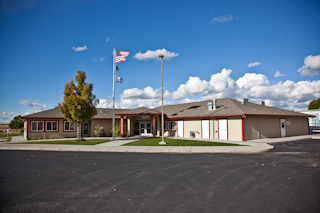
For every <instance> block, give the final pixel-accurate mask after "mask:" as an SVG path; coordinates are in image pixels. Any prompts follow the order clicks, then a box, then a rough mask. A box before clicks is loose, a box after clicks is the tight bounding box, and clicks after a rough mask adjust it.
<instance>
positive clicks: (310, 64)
mask: <svg viewBox="0 0 320 213" xmlns="http://www.w3.org/2000/svg"><path fill="white" fill-rule="evenodd" d="M0 7H1V8H0V26H1V30H0V45H1V48H0V54H1V59H0V70H1V82H0V90H1V91H2V95H1V97H2V98H1V100H2V101H1V103H0V123H6V122H8V121H10V120H11V119H12V117H13V116H15V115H18V114H21V115H24V114H29V113H33V112H37V111H40V110H44V109H51V108H54V107H55V106H57V105H58V103H61V102H62V101H63V91H64V86H65V84H66V82H69V81H70V80H72V79H74V78H75V75H76V71H77V70H82V71H85V72H86V74H87V81H88V82H89V83H92V84H93V85H94V94H95V95H96V96H97V97H98V98H99V99H100V104H99V105H98V107H112V61H113V59H112V51H113V48H116V50H119V51H120V50H126V51H130V54H129V56H128V57H127V61H126V62H120V63H118V64H117V66H118V67H119V68H120V71H118V72H117V75H118V76H120V77H122V78H123V83H122V84H119V83H117V84H116V106H117V107H118V108H136V107H140V106H145V107H150V108H152V107H157V106H159V105H160V104H161V62H160V60H159V58H158V57H156V56H157V55H158V54H159V53H164V55H165V59H166V60H164V87H165V91H166V92H165V103H166V104H174V103H184V102H190V101H200V100H210V99H212V98H217V99H219V98H235V99H238V98H241V97H245V98H249V101H251V102H258V101H261V100H265V101H266V104H267V105H269V106H274V107H281V108H285V109H290V110H299V109H305V108H306V107H307V106H308V103H309V102H310V101H311V100H313V99H317V98H319V97H320V75H319V74H320V39H319V38H320V2H319V1H317V0H301V1H300V0H292V1H279V0H277V1H273V0H268V1H263V0H262V1H257V0H253V1H204V0H203V1H201V0H197V1H187V0H183V1H179V0H177V1H172V0H171V1H166V0H163V1H150V0H149V1H127V0H122V1H117V0H114V1H102V0H94V1H86V0H67V1H63V0H54V1H51V0H47V1H40V0H28V1H23V0H10V1H9V0H0ZM76 50H82V51H76ZM138 53H140V54H138ZM250 64H251V65H250Z"/></svg>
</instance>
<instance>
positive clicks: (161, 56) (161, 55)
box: [159, 54, 167, 145]
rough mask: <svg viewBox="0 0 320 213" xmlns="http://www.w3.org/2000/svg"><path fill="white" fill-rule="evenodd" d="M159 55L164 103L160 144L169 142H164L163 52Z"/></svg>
mask: <svg viewBox="0 0 320 213" xmlns="http://www.w3.org/2000/svg"><path fill="white" fill-rule="evenodd" d="M159 57H160V58H161V91H162V105H161V109H162V114H161V131H162V141H161V142H159V144H161V145H164V144H167V143H166V142H164V139H163V137H164V115H163V57H164V55H163V54H159Z"/></svg>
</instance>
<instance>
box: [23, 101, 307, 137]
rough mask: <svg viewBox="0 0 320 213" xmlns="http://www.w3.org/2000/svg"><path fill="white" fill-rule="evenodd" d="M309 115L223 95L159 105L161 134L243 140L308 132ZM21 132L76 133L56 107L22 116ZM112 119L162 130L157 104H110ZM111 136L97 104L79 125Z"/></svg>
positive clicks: (140, 131) (134, 130)
mask: <svg viewBox="0 0 320 213" xmlns="http://www.w3.org/2000/svg"><path fill="white" fill-rule="evenodd" d="M309 116H310V115H307V114H303V113H299V112H294V111H289V110H284V109H279V108H274V107H269V106H266V105H265V104H264V102H262V104H254V103H249V102H248V100H247V99H244V100H243V101H237V100H235V99H230V98H224V99H219V100H213V101H200V102H192V103H184V104H175V105H167V106H164V118H165V123H164V132H165V133H164V134H165V136H174V137H182V138H190V137H192V138H199V139H217V140H233V141H246V140H253V139H262V138H277V137H286V136H295V135H305V134H309V125H308V117H309ZM21 119H23V120H24V137H25V138H26V139H32V138H36V139H37V138H61V137H76V135H77V132H76V131H77V128H76V124H75V123H70V122H68V121H67V120H66V119H64V117H63V115H62V113H61V112H60V110H59V108H58V107H56V108H54V109H50V110H46V111H42V112H38V113H34V114H30V115H26V116H23V117H22V118H21ZM115 119H116V125H119V126H120V133H121V134H123V135H129V136H132V135H141V136H153V137H156V136H161V132H162V131H161V107H158V108H154V109H148V108H145V107H140V108H136V109H115ZM97 125H99V126H103V127H104V136H111V135H112V134H111V131H110V130H111V129H112V109H107V108H97V115H95V116H94V117H93V118H92V119H91V120H89V121H87V122H85V123H83V124H82V126H81V130H80V131H81V135H82V136H83V137H89V136H90V137H94V136H95V134H94V129H95V127H96V126H97Z"/></svg>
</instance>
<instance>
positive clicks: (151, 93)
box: [120, 86, 169, 99]
mask: <svg viewBox="0 0 320 213" xmlns="http://www.w3.org/2000/svg"><path fill="white" fill-rule="evenodd" d="M168 93H169V92H168V91H165V92H164V97H165V96H166V95H167V94H168ZM120 98H123V99H128V98H138V99H159V98H161V88H160V89H155V90H154V89H153V88H152V87H150V86H148V87H145V88H143V90H140V89H138V88H132V89H126V90H124V91H123V93H122V94H121V95H120Z"/></svg>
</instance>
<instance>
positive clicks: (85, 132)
mask: <svg viewBox="0 0 320 213" xmlns="http://www.w3.org/2000/svg"><path fill="white" fill-rule="evenodd" d="M88 136H89V123H88V122H85V123H83V137H88Z"/></svg>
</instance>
